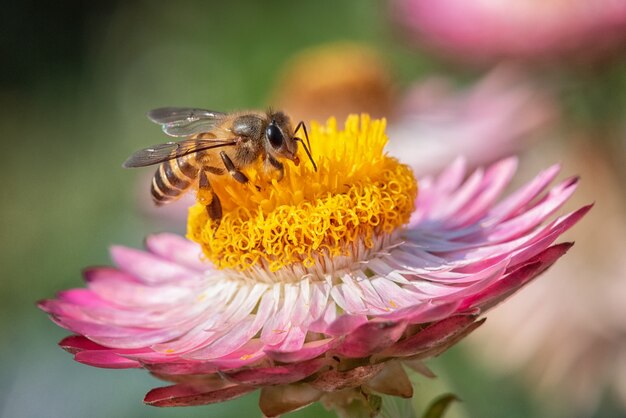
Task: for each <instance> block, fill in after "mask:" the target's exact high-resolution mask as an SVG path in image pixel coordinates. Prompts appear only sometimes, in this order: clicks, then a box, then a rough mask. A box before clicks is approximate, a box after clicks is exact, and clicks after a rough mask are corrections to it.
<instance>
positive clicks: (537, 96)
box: [387, 66, 558, 176]
mask: <svg viewBox="0 0 626 418" xmlns="http://www.w3.org/2000/svg"><path fill="white" fill-rule="evenodd" d="M557 118H558V111H557V106H556V104H555V103H554V101H553V99H552V97H551V96H550V95H549V94H548V93H547V92H545V91H540V90H539V88H538V87H537V86H536V85H534V84H533V83H532V82H530V81H529V80H528V79H526V78H525V77H524V76H523V75H522V74H521V73H520V72H518V71H516V70H515V69H513V68H512V67H510V66H500V67H498V68H496V69H494V70H492V71H491V72H490V73H489V74H487V75H486V76H484V77H483V78H482V79H481V80H479V81H478V82H477V83H475V84H473V85H471V86H470V87H468V88H465V89H464V90H458V89H455V88H454V87H453V86H452V85H451V83H450V82H449V81H448V80H446V79H444V78H439V77H433V78H430V79H427V80H426V81H421V82H419V83H417V84H416V85H415V86H414V87H413V88H412V89H410V90H409V92H408V94H407V95H406V97H405V99H404V101H403V103H402V104H401V105H400V108H399V110H398V112H397V113H396V116H395V118H394V119H393V120H392V122H391V124H390V127H389V128H388V135H389V144H388V145H387V151H389V153H390V154H391V155H395V156H398V157H401V159H402V160H403V161H405V162H407V163H408V164H410V165H411V168H412V169H413V172H414V173H415V174H416V175H418V176H419V175H424V174H427V173H433V172H439V171H440V170H441V169H442V168H443V167H445V166H446V165H448V164H450V163H451V162H452V161H453V160H454V159H455V158H456V156H457V155H463V156H464V157H465V158H466V160H467V162H468V164H469V166H470V167H477V166H479V165H485V164H490V163H492V162H493V161H496V160H498V159H500V158H503V157H505V156H508V155H511V154H514V153H516V152H518V151H520V150H522V149H524V148H526V147H528V145H530V144H531V143H532V141H533V140H535V139H537V138H538V137H540V136H541V134H542V133H543V132H544V131H546V130H547V129H548V128H550V127H551V125H553V124H554V122H555V121H556V119H557Z"/></svg>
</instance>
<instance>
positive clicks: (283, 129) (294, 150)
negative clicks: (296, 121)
mask: <svg viewBox="0 0 626 418" xmlns="http://www.w3.org/2000/svg"><path fill="white" fill-rule="evenodd" d="M264 136H265V149H266V150H267V152H269V153H270V155H272V156H273V157H278V158H287V159H289V160H291V161H293V162H294V164H295V165H298V164H300V159H299V158H298V155H297V154H298V142H297V141H295V140H294V139H293V135H292V131H291V121H290V120H289V117H288V116H287V115H285V114H284V113H283V112H275V113H273V112H270V113H269V123H268V124H267V127H266V128H265V135H264Z"/></svg>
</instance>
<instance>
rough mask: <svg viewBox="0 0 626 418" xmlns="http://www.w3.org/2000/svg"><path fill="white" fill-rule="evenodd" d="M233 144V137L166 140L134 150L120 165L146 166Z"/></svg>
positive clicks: (127, 166)
mask: <svg viewBox="0 0 626 418" xmlns="http://www.w3.org/2000/svg"><path fill="white" fill-rule="evenodd" d="M235 144H236V142H235V140H234V139H186V140H183V141H179V142H166V143H165V144H159V145H153V146H151V147H148V148H144V149H142V150H139V151H137V152H135V153H134V154H133V155H131V156H130V157H129V158H128V159H127V160H126V161H125V162H124V164H123V165H122V166H123V167H125V168H136V167H146V166H149V165H154V164H159V163H162V162H164V161H167V160H172V159H174V158H178V157H182V156H184V155H188V154H192V153H194V152H198V151H204V150H208V149H213V148H222V147H229V146H234V145H235Z"/></svg>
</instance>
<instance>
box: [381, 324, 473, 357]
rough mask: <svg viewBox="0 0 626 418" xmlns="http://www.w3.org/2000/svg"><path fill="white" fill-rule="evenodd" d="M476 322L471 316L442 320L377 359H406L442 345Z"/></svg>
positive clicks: (394, 346)
mask: <svg viewBox="0 0 626 418" xmlns="http://www.w3.org/2000/svg"><path fill="white" fill-rule="evenodd" d="M474 321H476V317H475V316H473V315H456V316H452V317H450V318H446V319H442V320H441V321H439V322H435V323H434V324H431V325H429V326H427V327H426V328H424V329H423V330H420V331H419V332H417V333H416V334H414V335H412V336H410V337H407V338H406V339H404V340H401V341H399V342H397V343H396V344H394V345H393V346H391V347H389V348H388V349H386V350H384V351H382V352H381V353H379V354H378V355H377V356H376V357H377V358H385V357H408V356H413V355H415V354H418V353H420V352H422V351H426V350H429V349H431V348H434V347H437V346H439V345H442V344H444V343H445V342H446V341H448V340H449V339H451V338H452V337H454V336H455V335H456V334H458V333H460V332H462V331H463V330H464V329H466V328H468V327H469V326H470V325H471V324H473V323H474Z"/></svg>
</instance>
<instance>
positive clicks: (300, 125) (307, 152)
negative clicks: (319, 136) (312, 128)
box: [293, 121, 317, 172]
mask: <svg viewBox="0 0 626 418" xmlns="http://www.w3.org/2000/svg"><path fill="white" fill-rule="evenodd" d="M300 128H302V130H303V131H304V137H305V138H306V144H305V143H304V141H303V140H302V138H298V137H294V138H293V139H294V140H296V141H300V142H302V148H304V151H305V152H306V155H307V156H308V157H309V160H311V164H313V169H314V170H315V171H316V172H317V165H315V161H313V157H312V156H311V151H310V150H311V141H309V133H308V132H307V131H306V125H305V124H304V122H303V121H300V123H298V125H297V126H296V129H295V130H294V131H293V134H294V135H295V134H297V133H298V131H299V130H300ZM307 145H308V147H307Z"/></svg>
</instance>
